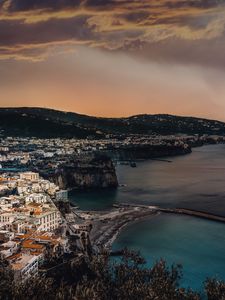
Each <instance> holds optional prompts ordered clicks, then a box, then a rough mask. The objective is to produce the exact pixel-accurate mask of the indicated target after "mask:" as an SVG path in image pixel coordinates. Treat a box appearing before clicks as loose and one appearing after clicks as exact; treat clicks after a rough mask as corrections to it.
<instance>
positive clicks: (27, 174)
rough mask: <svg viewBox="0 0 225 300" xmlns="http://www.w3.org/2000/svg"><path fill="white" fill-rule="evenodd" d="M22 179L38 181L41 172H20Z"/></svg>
mask: <svg viewBox="0 0 225 300" xmlns="http://www.w3.org/2000/svg"><path fill="white" fill-rule="evenodd" d="M20 179H21V180H29V181H37V180H39V174H38V173H34V172H24V173H21V174H20Z"/></svg>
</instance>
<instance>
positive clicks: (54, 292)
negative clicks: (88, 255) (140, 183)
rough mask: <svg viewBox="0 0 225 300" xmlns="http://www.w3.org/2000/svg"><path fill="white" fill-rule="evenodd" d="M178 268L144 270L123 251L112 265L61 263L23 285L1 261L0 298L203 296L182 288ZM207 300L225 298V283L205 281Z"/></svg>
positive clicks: (105, 261)
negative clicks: (14, 278) (15, 280)
mask: <svg viewBox="0 0 225 300" xmlns="http://www.w3.org/2000/svg"><path fill="white" fill-rule="evenodd" d="M181 276H182V272H181V266H179V265H176V266H172V267H171V268H169V267H168V266H167V265H166V263H165V261H163V260H160V261H159V262H157V263H156V264H155V265H154V266H153V267H152V268H146V266H145V261H144V259H143V258H142V257H141V256H140V255H139V254H138V253H135V252H130V251H128V250H125V251H124V254H123V256H122V258H121V260H120V261H119V262H117V263H112V261H111V260H110V257H109V256H108V254H102V255H98V256H94V258H93V259H92V260H91V261H87V260H86V259H85V258H79V259H78V260H73V261H70V263H65V264H64V265H63V266H62V264H61V266H60V268H55V269H54V270H52V271H51V272H47V273H43V274H42V275H40V276H39V277H38V278H33V279H30V280H27V281H25V282H19V283H18V282H17V283H16V282H15V283H14V282H13V275H12V272H11V271H10V270H9V267H8V266H7V264H5V262H4V261H2V260H1V261H0V299H2V300H3V299H4V300H10V299H13V300H16V299H21V300H23V299H24V300H28V299H29V300H31V299H34V300H39V299H41V300H43V299H50V300H51V299H52V300H53V299H54V300H55V299H56V300H67V299H68V300H69V299H75V300H87V299H88V300H89V299H90V300H114V299H115V300H136V299H138V300H140V299H148V300H199V299H202V296H201V295H200V294H198V293H196V292H193V291H192V290H187V289H184V288H181V287H180V285H179V281H180V279H181ZM205 292H206V297H207V299H208V300H223V299H225V283H223V282H220V281H216V280H215V279H212V280H207V281H206V283H205Z"/></svg>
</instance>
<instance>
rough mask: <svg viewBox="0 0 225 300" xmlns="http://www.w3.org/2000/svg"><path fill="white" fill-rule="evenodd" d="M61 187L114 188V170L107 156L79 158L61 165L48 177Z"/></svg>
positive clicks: (115, 180)
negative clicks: (89, 158)
mask: <svg viewBox="0 0 225 300" xmlns="http://www.w3.org/2000/svg"><path fill="white" fill-rule="evenodd" d="M48 178H49V179H50V180H51V181H53V182H54V183H55V184H57V185H58V186H59V187H60V188H61V189H69V188H72V189H90V188H116V187H117V186H118V181H117V176H116V170H115V167H114V165H113V163H112V160H111V159H110V158H108V157H105V156H101V157H95V158H93V159H91V160H79V161H76V162H71V163H70V164H66V165H63V166H61V167H60V168H59V169H57V170H56V171H55V173H54V174H51V175H49V177H48Z"/></svg>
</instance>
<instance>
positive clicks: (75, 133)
mask: <svg viewBox="0 0 225 300" xmlns="http://www.w3.org/2000/svg"><path fill="white" fill-rule="evenodd" d="M0 131H1V134H2V135H4V136H24V137H25V136H34V137H65V138H70V137H77V138H86V137H89V136H92V137H96V138H101V137H104V136H105V135H106V134H162V135H169V134H178V133H182V134H218V135H225V123H223V122H219V121H214V120H207V119H201V118H194V117H180V116H173V115H165V114H159V115H137V116H132V117H128V118H98V117H91V116H86V115H81V114H76V113H71V112H62V111H57V110H52V109H44V108H25V107H23V108H1V109H0Z"/></svg>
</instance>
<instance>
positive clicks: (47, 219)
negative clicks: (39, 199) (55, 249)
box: [35, 210, 61, 231]
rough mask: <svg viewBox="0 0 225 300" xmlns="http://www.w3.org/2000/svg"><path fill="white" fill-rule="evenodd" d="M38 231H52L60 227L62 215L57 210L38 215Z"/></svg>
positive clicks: (36, 217)
mask: <svg viewBox="0 0 225 300" xmlns="http://www.w3.org/2000/svg"><path fill="white" fill-rule="evenodd" d="M35 219H36V221H37V226H38V231H52V230H54V229H56V228H58V227H59V225H60V221H61V218H60V215H59V213H58V211H57V210H53V211H49V212H45V213H42V214H40V215H36V216H35Z"/></svg>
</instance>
